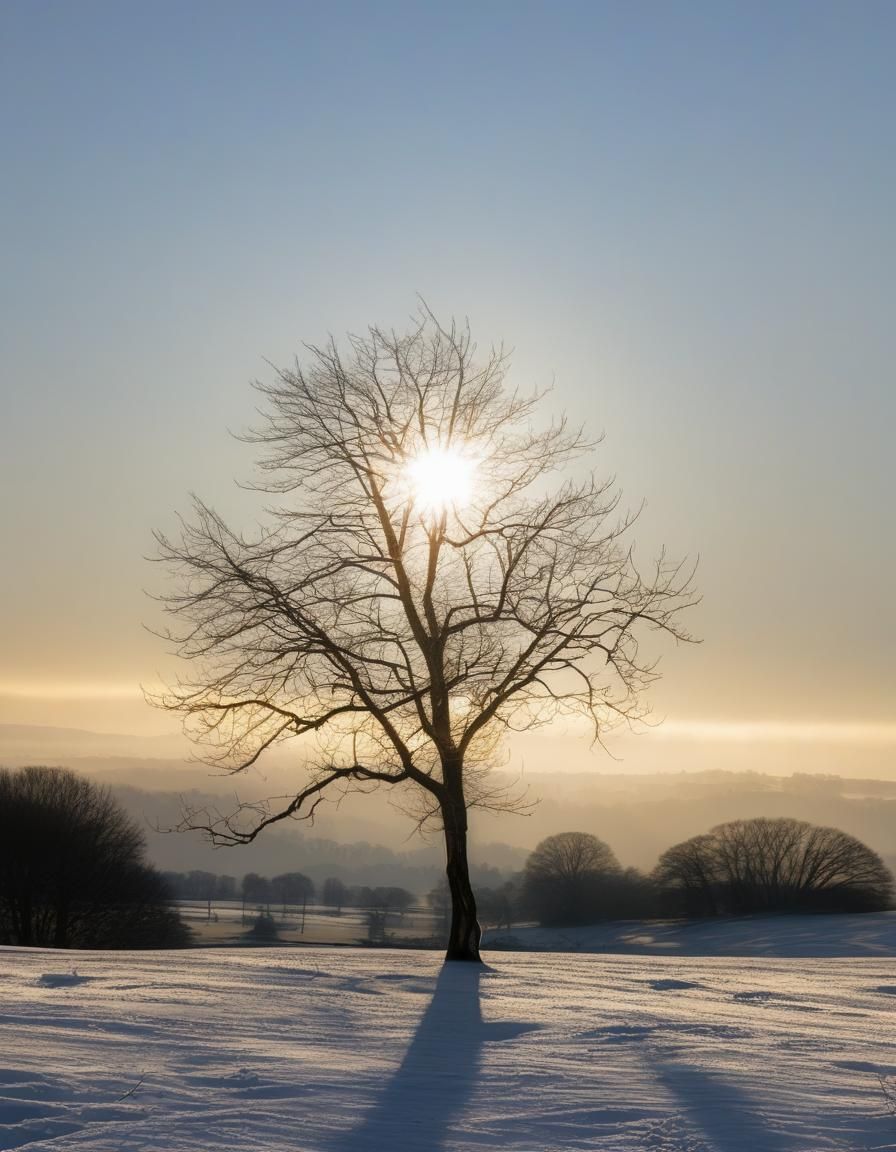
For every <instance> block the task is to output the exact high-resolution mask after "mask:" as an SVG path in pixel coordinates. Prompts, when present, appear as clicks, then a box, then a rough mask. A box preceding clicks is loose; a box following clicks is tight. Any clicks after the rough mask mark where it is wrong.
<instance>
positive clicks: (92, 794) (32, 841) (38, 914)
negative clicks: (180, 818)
mask: <svg viewBox="0 0 896 1152" xmlns="http://www.w3.org/2000/svg"><path fill="white" fill-rule="evenodd" d="M145 853H146V845H145V841H144V838H143V834H142V832H141V831H140V829H139V828H138V826H137V825H136V824H135V823H134V822H133V821H132V820H131V819H130V818H129V817H128V816H127V815H126V813H125V812H124V811H123V809H122V808H121V807H120V806H119V805H118V803H117V802H116V801H115V800H113V798H112V796H111V794H110V793H109V791H108V789H106V788H101V787H98V786H97V785H96V784H92V783H91V782H90V781H88V780H85V779H83V778H81V777H80V776H76V775H75V773H74V772H70V771H69V770H67V769H64V768H45V767H29V768H22V769H19V770H17V771H10V770H7V769H0V943H6V944H20V945H37V946H40V947H52V948H173V947H183V946H184V945H185V944H186V943H187V941H188V938H189V933H188V931H187V929H186V928H185V927H184V925H183V924H182V923H181V921H180V918H179V917H178V915H177V914H176V912H174V911H172V910H171V908H170V907H169V905H168V901H169V899H170V895H171V894H170V891H169V889H168V888H167V886H166V884H165V882H164V880H163V879H162V877H161V875H160V874H159V873H158V872H157V871H156V870H155V869H154V868H152V867H151V866H150V865H149V864H147V862H146V859H145Z"/></svg>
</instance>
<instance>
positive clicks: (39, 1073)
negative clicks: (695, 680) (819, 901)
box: [0, 918, 896, 1152]
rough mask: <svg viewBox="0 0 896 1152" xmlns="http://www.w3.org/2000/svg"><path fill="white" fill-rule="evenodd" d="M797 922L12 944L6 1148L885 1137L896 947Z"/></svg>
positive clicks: (854, 1145)
mask: <svg viewBox="0 0 896 1152" xmlns="http://www.w3.org/2000/svg"><path fill="white" fill-rule="evenodd" d="M849 919H859V918H849ZM815 924H816V930H817V931H819V936H818V939H817V941H816V951H817V952H824V950H825V947H826V942H825V940H824V937H823V935H822V934H821V932H820V929H821V927H822V925H821V922H820V921H815ZM780 927H781V931H782V933H783V934H784V935H785V936H786V935H787V934H788V925H787V924H786V923H783V922H781V924H780ZM641 929H642V930H643V931H646V926H644V925H642V926H641ZM765 930H766V929H763V931H765ZM643 931H642V934H643ZM792 931H799V932H801V933H803V936H802V943H801V947H802V948H803V950H804V951H803V955H802V956H801V957H800V958H798V959H795V958H789V959H787V958H780V957H770V956H755V955H754V956H744V955H741V956H737V957H725V956H701V955H675V956H670V955H668V954H662V953H661V954H619V953H617V954H609V953H607V954H600V955H598V954H593V953H586V952H579V953H572V954H561V953H557V952H554V953H550V952H548V953H538V952H526V953H511V952H491V953H489V954H488V965H487V966H486V967H485V969H484V970H481V971H480V970H478V969H477V968H476V967H475V966H466V965H452V966H449V967H447V968H443V967H442V965H441V960H440V957H439V955H438V954H436V953H432V952H419V951H393V950H386V949H376V950H363V949H349V948H304V949H300V948H282V947H281V948H271V949H261V948H259V949H251V950H250V949H246V948H238V949H225V948H214V949H197V950H188V951H182V952H168V953H164V952H162V953H148V952H144V953H140V952H131V953H99V952H94V953H91V952H78V953H71V952H68V953H65V952H52V951H43V950H40V949H20V948H0V1027H2V1039H0V1148H6V1149H11V1148H27V1149H31V1150H34V1152H37V1150H38V1149H72V1150H75V1149H81V1150H90V1152H131V1150H137V1149H140V1150H142V1152H192V1150H197V1152H198V1150H200V1149H201V1150H202V1152H207V1150H209V1149H220V1150H227V1149H233V1150H234V1152H236V1150H237V1149H238V1150H239V1152H253V1150H258V1152H261V1150H264V1152H281V1150H283V1152H285V1150H287V1149H289V1150H290V1152H373V1150H378V1149H383V1150H384V1152H389V1150H392V1149H395V1150H396V1152H443V1150H444V1152H454V1150H461V1149H463V1150H470V1152H476V1150H495V1149H502V1150H503V1149H507V1150H514V1152H549V1150H553V1149H583V1150H584V1149H603V1150H606V1152H629V1150H636V1149H637V1150H640V1152H643V1150H655V1152H747V1150H749V1152H823V1150H826V1149H841V1150H847V1149H848V1150H850V1152H858V1150H862V1149H885V1148H889V1149H896V1118H894V1117H893V1116H892V1115H891V1114H890V1112H889V1110H888V1108H887V1102H886V1098H885V1096H884V1093H883V1091H882V1090H881V1085H880V1081H879V1077H881V1076H883V1077H885V1078H886V1077H890V1076H896V1046H894V1041H893V1010H894V1007H896V999H894V997H896V959H894V951H890V952H889V953H883V952H881V953H880V954H873V953H872V954H866V955H861V956H849V957H846V956H839V957H838V956H833V957H831V956H824V955H815V956H812V955H809V945H808V942H807V937H806V933H807V932H808V931H809V929H808V928H805V927H804V928H793V929H792ZM698 936H699V931H698Z"/></svg>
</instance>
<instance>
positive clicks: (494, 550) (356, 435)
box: [159, 307, 693, 961]
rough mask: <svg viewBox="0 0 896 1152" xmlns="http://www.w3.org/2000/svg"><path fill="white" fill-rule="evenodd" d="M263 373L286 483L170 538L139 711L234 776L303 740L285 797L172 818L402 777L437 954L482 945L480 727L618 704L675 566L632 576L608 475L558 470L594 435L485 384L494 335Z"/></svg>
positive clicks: (673, 604)
mask: <svg viewBox="0 0 896 1152" xmlns="http://www.w3.org/2000/svg"><path fill="white" fill-rule="evenodd" d="M307 354H308V361H309V362H308V364H307V365H305V366H302V365H301V364H298V363H297V364H296V366H295V367H294V368H292V369H284V370H281V371H278V372H277V373H276V376H275V378H274V380H273V382H272V383H269V384H262V385H259V386H258V387H259V391H260V392H261V394H262V396H263V398H264V400H265V402H266V411H265V413H264V415H263V417H262V419H263V421H264V422H263V424H262V425H261V427H259V428H258V429H256V430H255V431H253V432H252V433H251V434H250V435H249V437H248V439H249V440H250V441H251V442H252V443H256V444H258V445H260V447H261V450H262V454H263V455H262V461H261V467H262V469H263V470H264V473H265V474H266V478H265V481H264V483H262V484H261V485H260V487H262V488H263V489H265V490H268V491H271V492H274V493H277V494H279V495H280V496H281V497H284V498H285V499H284V501H283V505H282V507H281V508H279V509H278V510H273V511H272V512H271V520H270V522H269V525H268V527H266V528H265V529H263V530H262V531H260V532H259V533H257V534H254V535H252V536H247V535H244V534H241V533H239V532H236V531H233V530H232V529H231V528H229V527H228V526H227V525H226V524H225V522H224V520H223V519H222V518H221V517H220V516H219V515H218V514H217V513H216V512H214V511H213V510H212V509H211V508H210V507H208V506H207V505H205V504H202V503H197V504H196V507H195V510H194V516H193V519H192V523H184V526H183V530H182V532H181V534H180V536H179V538H169V537H165V536H162V535H160V536H159V544H160V556H161V558H162V559H163V560H165V561H167V562H168V563H169V564H170V565H171V566H172V568H173V569H174V571H175V574H176V576H177V580H178V585H177V590H176V591H174V592H173V593H172V594H171V595H170V596H168V597H166V598H165V603H166V605H167V607H168V609H169V611H170V613H171V614H172V617H173V624H172V628H171V631H170V632H169V633H168V637H169V638H170V639H171V640H172V641H173V643H174V645H175V648H176V651H178V652H179V654H180V655H181V656H182V657H184V658H185V659H187V660H190V661H193V662H194V665H193V666H194V667H195V669H196V673H195V675H194V676H193V677H192V678H190V679H189V680H186V681H184V682H182V683H180V684H179V685H177V686H176V687H175V688H174V689H173V690H172V691H171V692H170V693H168V694H167V695H166V696H164V697H163V698H162V699H161V700H160V701H159V702H160V703H161V704H162V705H163V706H165V707H168V708H171V709H176V710H177V711H179V712H180V713H181V714H182V715H183V717H184V722H185V725H186V728H187V731H188V732H189V734H190V735H192V736H193V737H194V738H196V739H197V740H199V741H201V742H204V743H205V745H206V747H207V749H208V752H207V756H208V758H209V759H210V760H212V761H214V762H216V763H224V764H226V765H227V766H229V767H230V768H231V769H232V770H233V771H236V772H238V771H241V770H243V769H245V768H248V767H249V766H250V765H251V764H254V763H255V762H256V760H257V759H258V757H259V756H260V755H261V754H262V753H263V752H264V751H265V749H267V748H270V747H272V746H273V745H275V744H277V743H278V742H280V741H284V740H288V739H290V738H291V737H296V736H313V737H316V738H317V740H318V749H319V754H318V755H317V757H316V758H312V759H310V760H309V759H308V758H307V756H306V754H304V753H303V755H302V760H303V761H304V762H305V763H306V764H307V765H308V771H307V773H305V774H304V775H303V776H302V778H301V779H300V781H298V782H297V785H296V788H295V792H294V794H293V795H292V796H291V797H289V798H288V799H286V800H284V801H283V802H282V803H279V802H273V801H272V802H271V803H269V804H267V805H256V804H252V805H245V806H243V807H242V808H241V809H240V810H239V811H238V812H235V813H219V812H215V811H208V810H202V811H190V812H187V813H186V815H185V819H184V825H183V826H184V827H185V828H202V829H204V830H205V831H206V832H207V833H208V834H209V835H210V836H211V837H212V838H213V839H214V840H215V841H216V842H218V843H229V844H241V843H248V842H249V841H251V840H254V839H255V837H256V836H257V835H259V833H260V832H262V831H263V830H264V829H265V828H267V827H269V826H270V825H271V824H273V823H276V822H277V821H280V820H286V819H306V818H310V817H311V816H313V814H314V812H315V810H316V809H317V808H318V806H319V805H320V803H321V802H322V800H323V798H324V797H325V796H332V795H336V796H338V795H340V794H343V793H344V792H346V791H356V792H357V791H362V792H363V791H368V790H370V789H371V788H373V787H388V788H396V789H398V790H399V791H400V792H401V794H402V796H403V799H404V800H405V801H406V802H407V803H409V804H412V805H413V806H414V808H415V811H416V813H417V815H418V817H419V819H420V820H421V821H423V820H429V819H432V820H435V821H437V822H438V824H439V826H440V827H441V829H442V832H443V835H444V842H445V854H446V876H447V880H448V886H449V890H450V893H451V912H452V915H451V928H450V932H449V938H448V948H447V955H446V958H447V959H449V960H472V961H478V960H479V925H478V921H477V916H476V900H475V896H474V893H473V889H472V886H471V883H470V872H469V866H468V860H467V813H468V810H469V809H470V808H471V807H477V806H479V807H486V808H491V809H502V808H503V809H506V808H507V807H512V806H513V804H514V802H515V801H514V797H513V795H512V794H509V793H508V792H507V790H506V789H502V788H501V787H499V786H497V785H496V784H495V783H494V781H493V780H490V778H489V775H488V773H489V769H490V768H491V767H493V766H494V764H495V763H496V759H497V747H498V744H499V742H500V738H501V735H502V734H503V733H504V732H505V731H506V730H508V729H510V730H519V729H527V728H531V727H534V726H537V725H541V724H545V723H548V722H549V721H550V720H551V719H552V718H553V717H556V716H558V715H561V716H562V715H576V716H580V717H583V718H585V720H586V721H587V722H588V723H589V725H590V727H591V730H592V733H593V735H594V738H595V739H600V738H601V736H602V735H603V733H604V731H605V729H606V728H607V726H608V725H609V724H611V723H613V722H618V721H620V720H627V719H628V720H630V719H631V718H632V717H635V716H637V715H638V714H639V699H640V696H641V693H642V690H643V689H645V688H646V687H647V685H648V684H649V683H650V682H651V681H652V680H653V679H654V676H655V672H654V668H655V661H654V659H653V658H652V657H651V656H648V655H647V654H645V653H643V652H642V650H641V647H640V637H641V635H642V634H643V632H644V631H645V630H651V629H653V630H659V631H660V632H666V633H669V634H671V635H673V636H675V637H678V638H683V637H685V632H684V631H683V629H682V626H681V623H680V617H681V612H682V610H683V609H684V608H686V607H687V606H689V605H690V604H691V603H693V596H692V593H691V583H690V573H689V572H687V571H684V570H683V568H682V565H681V564H678V563H669V562H668V560H667V559H666V558H665V557H664V556H663V555H662V554H661V555H660V557H659V559H658V560H657V562H656V563H655V564H654V565H652V566H650V567H648V568H646V569H645V568H642V567H640V566H639V565H638V564H636V563H635V560H634V556H633V553H632V547H631V543H630V541H629V536H630V529H631V527H632V523H633V520H634V516H633V515H624V514H622V515H621V514H619V513H618V511H617V508H618V502H619V496H618V494H617V493H616V492H615V491H614V490H613V486H612V482H611V481H607V480H602V479H597V478H595V476H594V475H593V473H592V472H591V471H590V469H587V468H586V469H584V470H583V471H582V472H580V473H579V474H578V475H576V474H575V473H574V472H573V470H572V469H573V466H574V462H575V461H576V460H577V459H578V458H580V457H583V456H584V455H585V454H586V453H587V452H589V451H590V449H591V448H592V447H593V445H591V444H589V442H588V441H587V438H586V437H584V436H583V435H582V434H581V433H580V432H579V431H577V430H575V429H573V428H570V427H569V426H568V424H567V422H566V420H565V419H563V418H559V419H555V420H553V421H552V422H548V423H546V424H544V425H543V426H542V427H541V428H540V429H539V428H538V427H537V426H536V424H535V418H536V412H537V408H538V405H539V401H540V399H541V397H539V396H538V395H533V396H530V397H524V396H522V395H521V394H520V393H519V392H518V391H516V390H514V389H512V388H508V387H506V386H505V374H506V371H507V357H506V356H505V354H504V352H503V351H502V350H500V349H497V350H494V349H493V350H492V351H491V352H489V353H487V354H486V355H485V356H484V357H482V358H481V359H477V357H476V353H475V345H474V344H473V342H472V339H471V336H470V333H469V331H468V330H467V329H466V328H464V327H461V328H459V327H457V326H455V325H454V324H451V325H450V326H448V327H444V326H443V325H441V324H439V323H438V321H437V320H436V318H435V317H434V316H433V315H432V313H431V312H430V311H429V310H428V309H426V308H425V307H424V308H423V309H422V311H421V314H420V316H419V319H418V321H417V322H415V324H414V325H413V327H412V328H411V330H410V331H409V332H407V333H406V334H403V335H402V334H396V333H395V332H394V331H389V330H385V329H381V328H371V329H370V330H369V332H368V334H367V335H366V336H365V337H360V336H358V337H351V338H350V339H349V341H348V348H347V351H343V350H341V349H340V348H339V347H338V346H337V345H336V343H335V342H332V341H331V342H330V343H329V344H327V345H325V346H324V347H313V346H309V347H308V349H307Z"/></svg>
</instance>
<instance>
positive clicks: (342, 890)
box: [323, 876, 348, 916]
mask: <svg viewBox="0 0 896 1152" xmlns="http://www.w3.org/2000/svg"><path fill="white" fill-rule="evenodd" d="M347 897H348V889H347V888H346V886H345V884H343V882H342V881H341V880H340V879H339V878H338V877H337V876H328V877H327V879H326V880H324V887H323V902H324V904H325V905H326V906H327V907H328V908H335V909H336V915H337V916H338V915H339V914H340V913H341V912H342V908H343V905H344V904H345V903H346V900H347Z"/></svg>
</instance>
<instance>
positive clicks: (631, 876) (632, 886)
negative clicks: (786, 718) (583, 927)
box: [504, 817, 894, 924]
mask: <svg viewBox="0 0 896 1152" xmlns="http://www.w3.org/2000/svg"><path fill="white" fill-rule="evenodd" d="M505 900H506V901H507V903H508V904H509V906H510V907H509V910H508V911H507V914H506V915H505V917H504V920H505V921H506V922H507V923H510V922H512V921H513V920H516V919H525V918H527V917H529V918H532V919H536V920H538V921H539V922H540V923H542V924H583V923H592V922H594V921H597V920H604V919H642V918H646V917H651V916H718V915H745V914H748V913H760V912H873V911H883V910H885V909H888V908H891V907H892V906H893V901H894V882H893V876H892V874H891V873H890V871H889V869H888V868H887V867H886V866H885V864H884V863H883V861H882V860H881V858H880V857H879V856H878V855H877V853H875V852H873V851H872V850H871V849H870V848H868V847H867V846H866V845H864V844H862V843H861V841H859V840H857V839H856V838H855V837H854V836H850V835H848V834H847V833H845V832H841V831H839V830H838V829H836V828H822V827H818V826H816V825H813V824H808V823H806V822H805V821H801V820H793V819H790V818H787V817H781V818H777V819H766V818H757V819H752V820H734V821H731V822H729V823H727V824H720V825H718V826H717V827H715V828H713V829H711V830H710V831H709V832H708V833H705V834H704V835H701V836H694V837H692V838H691V839H689V840H686V841H683V842H682V843H680V844H676V845H674V846H673V847H672V848H669V849H668V850H667V851H666V852H664V853H663V855H662V856H661V857H660V861H659V863H658V865H657V867H656V868H655V869H654V871H653V872H652V873H650V874H649V875H648V874H644V873H642V872H639V871H637V869H633V868H629V869H625V870H624V869H623V868H622V867H621V865H620V864H619V862H618V860H617V859H616V857H615V855H614V854H613V852H612V851H611V849H610V848H609V847H608V846H607V845H606V844H604V843H603V842H602V841H601V840H599V839H598V838H597V837H596V836H592V835H590V834H588V833H584V832H564V833H560V834H559V835H556V836H549V837H548V838H547V839H546V840H544V841H542V843H541V844H539V845H538V847H537V848H536V849H535V851H534V852H533V853H532V855H531V856H530V857H529V859H528V861H527V863H526V867H525V870H524V872H523V873H522V875H521V877H520V878H519V880H518V882H517V883H516V884H515V885H513V886H512V889H511V890H510V891H506V892H505Z"/></svg>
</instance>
